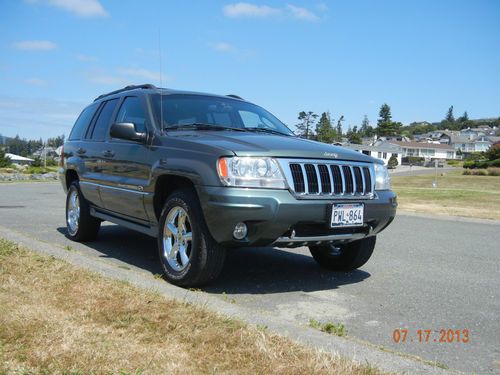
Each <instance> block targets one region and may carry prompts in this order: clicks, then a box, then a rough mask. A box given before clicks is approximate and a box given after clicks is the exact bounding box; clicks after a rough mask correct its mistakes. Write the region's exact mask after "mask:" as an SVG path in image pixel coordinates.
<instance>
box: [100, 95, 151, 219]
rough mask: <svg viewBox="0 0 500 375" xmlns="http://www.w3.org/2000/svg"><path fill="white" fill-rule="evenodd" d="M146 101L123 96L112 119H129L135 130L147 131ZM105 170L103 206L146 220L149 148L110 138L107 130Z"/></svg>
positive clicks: (149, 169) (141, 144) (117, 120)
mask: <svg viewBox="0 0 500 375" xmlns="http://www.w3.org/2000/svg"><path fill="white" fill-rule="evenodd" d="M146 113H147V112H146V110H145V103H144V102H143V99H142V98H141V97H137V96H127V97H125V98H124V99H123V100H122V101H121V103H120V105H119V109H118V110H117V115H116V119H115V121H114V122H129V123H133V124H134V125H135V129H136V131H137V132H147V131H148V127H150V124H149V121H148V120H147V116H146ZM107 137H108V141H107V143H106V145H107V147H106V150H105V151H106V152H107V155H105V162H104V163H103V165H104V174H105V175H106V185H105V186H103V187H102V188H101V197H102V200H103V203H104V207H105V208H106V209H108V210H110V211H113V212H115V213H118V214H121V215H126V216H127V217H129V218H132V219H135V220H139V221H147V220H148V217H147V214H146V211H145V209H144V196H145V195H146V193H145V192H143V189H144V186H147V185H148V184H149V179H150V171H151V165H150V163H149V157H150V149H149V146H148V145H147V144H145V143H139V142H134V141H127V140H122V139H116V138H111V137H110V136H109V132H108V133H107Z"/></svg>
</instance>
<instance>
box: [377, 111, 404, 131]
mask: <svg viewBox="0 0 500 375" xmlns="http://www.w3.org/2000/svg"><path fill="white" fill-rule="evenodd" d="M378 116H379V119H378V120H377V134H378V135H379V136H387V135H398V134H399V133H400V131H401V127H402V126H403V124H401V123H400V122H394V121H392V114H391V107H389V105H388V104H387V103H384V104H382V106H381V107H380V111H379V113H378Z"/></svg>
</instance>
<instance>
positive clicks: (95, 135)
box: [92, 99, 118, 141]
mask: <svg viewBox="0 0 500 375" xmlns="http://www.w3.org/2000/svg"><path fill="white" fill-rule="evenodd" d="M116 103H118V99H113V100H109V101H107V102H106V103H104V107H102V109H101V112H99V117H98V118H97V120H96V122H95V126H94V131H93V132H92V139H93V140H94V141H104V139H105V138H106V134H107V131H108V129H109V123H110V122H111V116H113V112H114V111H115V107H116Z"/></svg>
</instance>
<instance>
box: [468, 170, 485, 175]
mask: <svg viewBox="0 0 500 375" xmlns="http://www.w3.org/2000/svg"><path fill="white" fill-rule="evenodd" d="M471 172H472V175H474V176H488V171H487V170H486V169H474V170H472V171H471Z"/></svg>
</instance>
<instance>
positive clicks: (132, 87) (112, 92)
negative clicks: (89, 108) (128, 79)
mask: <svg viewBox="0 0 500 375" xmlns="http://www.w3.org/2000/svg"><path fill="white" fill-rule="evenodd" d="M156 88H157V87H156V86H155V85H152V84H151V83H146V84H144V85H129V86H126V87H124V88H123V89H119V90H115V91H111V92H108V93H107V94H102V95H99V96H98V97H97V98H95V99H94V102H95V101H97V100H99V99H102V98H105V97H106V96H110V95H114V94H118V93H120V92H124V91H129V90H135V89H156Z"/></svg>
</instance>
